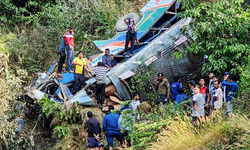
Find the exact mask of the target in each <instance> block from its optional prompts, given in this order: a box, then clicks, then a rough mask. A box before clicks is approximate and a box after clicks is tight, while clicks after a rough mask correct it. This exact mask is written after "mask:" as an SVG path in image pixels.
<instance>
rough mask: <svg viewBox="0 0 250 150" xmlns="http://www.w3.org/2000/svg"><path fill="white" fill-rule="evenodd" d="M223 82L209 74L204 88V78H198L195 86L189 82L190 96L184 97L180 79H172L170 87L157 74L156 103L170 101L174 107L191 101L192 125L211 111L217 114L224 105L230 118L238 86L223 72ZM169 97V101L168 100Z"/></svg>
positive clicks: (161, 76) (176, 77) (162, 75)
mask: <svg viewBox="0 0 250 150" xmlns="http://www.w3.org/2000/svg"><path fill="white" fill-rule="evenodd" d="M223 78H224V79H223V81H222V82H220V81H219V79H218V77H217V76H216V75H215V74H214V73H213V72H210V73H209V84H208V86H206V82H205V78H203V77H202V78H200V79H199V83H198V84H196V83H195V81H194V80H191V81H189V82H188V83H189V87H190V94H189V96H187V95H186V88H184V87H182V84H181V83H180V78H179V77H178V76H175V77H174V83H172V84H171V85H170V83H169V82H168V80H167V79H166V78H165V77H164V74H163V73H159V74H158V78H157V80H156V84H155V89H156V90H157V93H158V95H159V98H158V103H160V104H164V103H165V102H167V101H172V102H174V103H175V105H179V104H181V103H182V102H184V101H186V100H189V99H191V100H192V104H190V106H191V108H192V117H193V123H196V122H197V121H199V118H202V117H205V116H208V115H209V114H210V112H211V111H216V112H218V111H219V110H220V109H221V108H222V107H223V102H224V103H225V109H226V113H227V114H228V115H229V116H231V115H232V113H233V102H232V100H234V99H235V101H237V93H238V84H237V82H236V81H235V77H234V76H233V75H230V73H229V72H225V73H224V76H223ZM170 95H171V99H170Z"/></svg>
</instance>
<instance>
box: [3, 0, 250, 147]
mask: <svg viewBox="0 0 250 150" xmlns="http://www.w3.org/2000/svg"><path fill="white" fill-rule="evenodd" d="M147 2H148V1H147V0H136V1H134V0H106V1H105V0H66V1H64V0H39V1H36V0H5V1H0V12H1V13H0V15H1V16H0V25H1V28H0V66H1V67H0V75H1V76H0V85H1V88H0V149H8V148H9V149H38V148H39V149H46V148H51V147H54V149H85V148H86V147H87V144H86V131H85V130H86V128H85V127H84V126H83V123H84V121H86V117H85V115H84V114H85V112H86V111H87V109H81V108H79V107H76V108H73V109H71V110H70V111H67V110H66V109H65V108H64V107H61V106H60V105H58V104H56V103H53V102H50V101H49V100H48V99H47V98H44V99H43V100H42V101H40V104H41V105H42V107H43V111H44V112H45V114H46V115H47V117H49V115H50V114H51V113H52V110H54V111H56V113H55V116H56V117H55V120H54V122H55V123H58V126H56V127H55V128H54V129H51V130H48V131H45V133H47V132H50V133H51V134H52V132H53V139H56V140H55V141H54V142H51V141H49V142H48V143H50V144H48V143H46V144H44V145H39V144H40V142H41V139H42V140H43V141H44V140H45V139H46V138H47V136H43V133H40V132H39V133H38V132H37V133H32V132H31V131H32V128H33V127H34V124H35V123H34V122H35V121H36V120H33V121H34V122H31V124H32V126H31V128H28V129H27V128H26V129H25V130H24V132H22V133H21V134H16V133H15V130H16V125H17V123H16V121H15V119H16V118H18V117H20V112H19V111H16V109H14V107H13V106H14V105H13V104H15V103H16V101H15V95H16V94H19V93H21V92H22V91H23V90H25V87H26V86H28V85H29V83H30V82H31V80H32V76H33V74H34V73H36V72H44V71H46V70H47V69H48V67H49V65H50V64H51V63H52V62H53V61H54V60H56V59H58V48H59V45H60V42H61V38H62V35H63V34H64V33H65V32H66V31H67V28H68V27H69V26H74V28H75V44H76V46H75V51H83V54H84V56H88V55H92V54H96V53H98V50H97V48H96V47H95V46H94V44H93V42H92V41H93V40H101V39H108V38H110V37H112V36H113V35H114V34H115V32H116V31H115V29H114V27H115V23H116V21H117V20H118V19H119V18H120V17H121V16H123V15H125V14H126V13H129V12H138V13H139V10H140V8H142V6H144V5H145V4H146V3H147ZM180 2H181V3H182V9H183V11H182V12H181V13H180V16H181V17H191V18H193V19H192V22H191V26H190V27H191V28H192V29H193V30H194V36H196V37H197V39H196V41H195V42H194V43H193V44H192V45H191V46H189V48H188V49H187V50H186V51H180V52H178V53H175V56H176V57H178V58H179V59H181V56H183V55H185V54H186V53H195V54H198V55H200V56H201V58H202V57H203V56H204V55H209V59H208V63H204V65H203V68H202V69H203V70H202V74H204V75H206V73H207V72H209V71H215V73H216V74H217V75H222V74H223V72H225V71H230V73H232V74H235V75H236V76H237V78H238V79H239V80H238V83H239V85H240V87H239V89H240V91H239V99H238V104H237V106H236V107H235V112H234V114H235V115H234V116H233V117H232V118H228V117H226V115H225V114H224V113H223V111H224V110H222V113H220V114H218V115H217V116H211V117H210V118H209V121H208V123H206V124H202V125H201V126H200V127H199V128H194V127H193V125H192V124H191V123H190V119H191V118H190V117H188V114H189V113H190V112H183V111H182V110H181V109H177V111H175V110H173V109H172V108H173V104H169V105H166V106H164V108H159V107H158V106H157V105H154V108H153V112H152V113H150V114H149V115H147V118H148V122H147V123H141V124H134V125H133V127H132V128H131V134H130V138H131V139H132V140H133V147H132V148H131V149H158V150H160V149H239V148H242V149H250V141H249V139H250V128H249V127H250V126H249V117H250V113H249V109H250V101H249V99H250V97H249V94H250V93H249V89H250V82H249V81H250V63H249V62H250V57H249V51H250V13H249V6H248V5H247V4H248V3H249V2H247V1H245V2H244V1H243V0H229V1H225V0H193V1H186V0H181V1H180ZM186 31H187V29H184V30H183V33H185V32H186ZM149 72H150V73H142V74H139V75H137V76H135V77H134V82H133V84H134V85H135V86H137V87H138V88H139V89H140V90H141V92H142V95H149V96H151V97H150V98H155V94H154V92H153V91H151V92H148V91H147V93H145V92H146V91H143V90H142V89H143V88H144V86H145V85H148V84H150V81H149V79H150V75H151V74H152V73H154V72H153V70H151V71H149ZM139 81H140V83H138V82H139ZM151 103H153V104H154V102H151ZM180 107H182V106H180ZM163 112H164V113H163ZM94 113H95V114H97V115H98V116H99V118H98V119H99V120H100V121H101V120H102V115H103V114H102V113H101V112H100V111H99V110H94ZM98 116H96V117H98ZM36 119H37V118H36ZM79 120H80V121H79ZM129 121H130V122H133V121H132V120H129ZM49 136H51V135H49ZM49 140H50V139H49ZM51 143H52V144H51Z"/></svg>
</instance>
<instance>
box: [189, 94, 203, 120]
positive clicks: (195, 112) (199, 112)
mask: <svg viewBox="0 0 250 150" xmlns="http://www.w3.org/2000/svg"><path fill="white" fill-rule="evenodd" d="M193 103H195V106H196V107H198V108H197V109H194V107H192V116H193V117H199V116H205V112H204V105H205V100H204V97H203V95H202V94H201V93H198V94H195V95H194V98H193Z"/></svg>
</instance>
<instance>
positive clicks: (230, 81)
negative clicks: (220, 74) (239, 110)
mask: <svg viewBox="0 0 250 150" xmlns="http://www.w3.org/2000/svg"><path fill="white" fill-rule="evenodd" d="M222 85H224V86H226V87H227V88H226V90H227V92H226V97H227V104H226V112H227V113H228V115H229V116H231V115H232V113H233V105H232V103H231V101H232V100H233V98H237V93H238V84H237V83H236V82H235V81H234V76H233V75H229V76H228V75H226V76H224V80H223V81H222Z"/></svg>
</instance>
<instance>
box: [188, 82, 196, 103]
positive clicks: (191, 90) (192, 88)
mask: <svg viewBox="0 0 250 150" xmlns="http://www.w3.org/2000/svg"><path fill="white" fill-rule="evenodd" d="M188 85H189V87H190V97H191V98H192V99H193V97H194V85H195V82H194V80H191V81H188Z"/></svg>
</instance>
